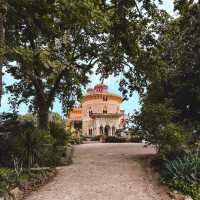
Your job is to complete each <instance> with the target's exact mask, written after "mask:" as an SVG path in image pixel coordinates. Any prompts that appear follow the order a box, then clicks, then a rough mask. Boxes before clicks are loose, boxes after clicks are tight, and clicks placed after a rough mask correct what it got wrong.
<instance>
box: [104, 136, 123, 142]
mask: <svg viewBox="0 0 200 200" xmlns="http://www.w3.org/2000/svg"><path fill="white" fill-rule="evenodd" d="M104 141H105V142H106V143H124V142H126V138H122V137H116V136H106V137H105V140H104Z"/></svg>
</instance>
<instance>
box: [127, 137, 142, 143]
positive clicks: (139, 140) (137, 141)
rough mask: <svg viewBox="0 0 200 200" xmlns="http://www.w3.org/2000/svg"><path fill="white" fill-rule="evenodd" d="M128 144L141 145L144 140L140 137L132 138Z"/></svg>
mask: <svg viewBox="0 0 200 200" xmlns="http://www.w3.org/2000/svg"><path fill="white" fill-rule="evenodd" d="M128 142H133V143H140V142H142V138H141V137H139V136H132V137H131V138H129V139H128Z"/></svg>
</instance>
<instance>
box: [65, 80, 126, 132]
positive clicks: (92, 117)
mask: <svg viewBox="0 0 200 200" xmlns="http://www.w3.org/2000/svg"><path fill="white" fill-rule="evenodd" d="M107 88H108V87H107V86H106V85H104V84H98V85H96V86H95V87H94V88H89V89H88V90H87V94H86V95H85V96H83V98H82V100H81V106H80V107H74V108H73V109H72V110H71V112H70V113H69V115H68V128H70V129H77V130H79V131H81V132H82V134H83V135H85V136H97V135H101V134H106V135H115V133H116V130H118V129H122V128H123V127H124V112H123V111H122V110H121V109H120V105H121V102H122V97H120V96H118V95H115V94H112V93H110V92H108V91H107Z"/></svg>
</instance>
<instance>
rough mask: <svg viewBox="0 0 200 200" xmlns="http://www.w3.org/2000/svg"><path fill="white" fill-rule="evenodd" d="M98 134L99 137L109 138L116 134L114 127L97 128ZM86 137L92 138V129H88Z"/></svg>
mask: <svg viewBox="0 0 200 200" xmlns="http://www.w3.org/2000/svg"><path fill="white" fill-rule="evenodd" d="M99 132H100V135H111V136H114V135H115V132H116V128H115V126H112V127H110V126H109V125H106V126H105V127H103V126H100V127H99ZM88 135H89V136H93V130H92V128H89V130H88Z"/></svg>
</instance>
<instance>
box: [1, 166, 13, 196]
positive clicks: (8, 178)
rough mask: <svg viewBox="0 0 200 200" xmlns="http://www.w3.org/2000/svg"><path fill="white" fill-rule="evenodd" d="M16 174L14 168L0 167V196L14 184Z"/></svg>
mask: <svg viewBox="0 0 200 200" xmlns="http://www.w3.org/2000/svg"><path fill="white" fill-rule="evenodd" d="M15 182H16V174H15V172H14V170H11V169H5V168H0V196H2V195H3V194H4V193H6V192H8V191H9V189H10V187H12V186H13V185H15Z"/></svg>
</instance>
